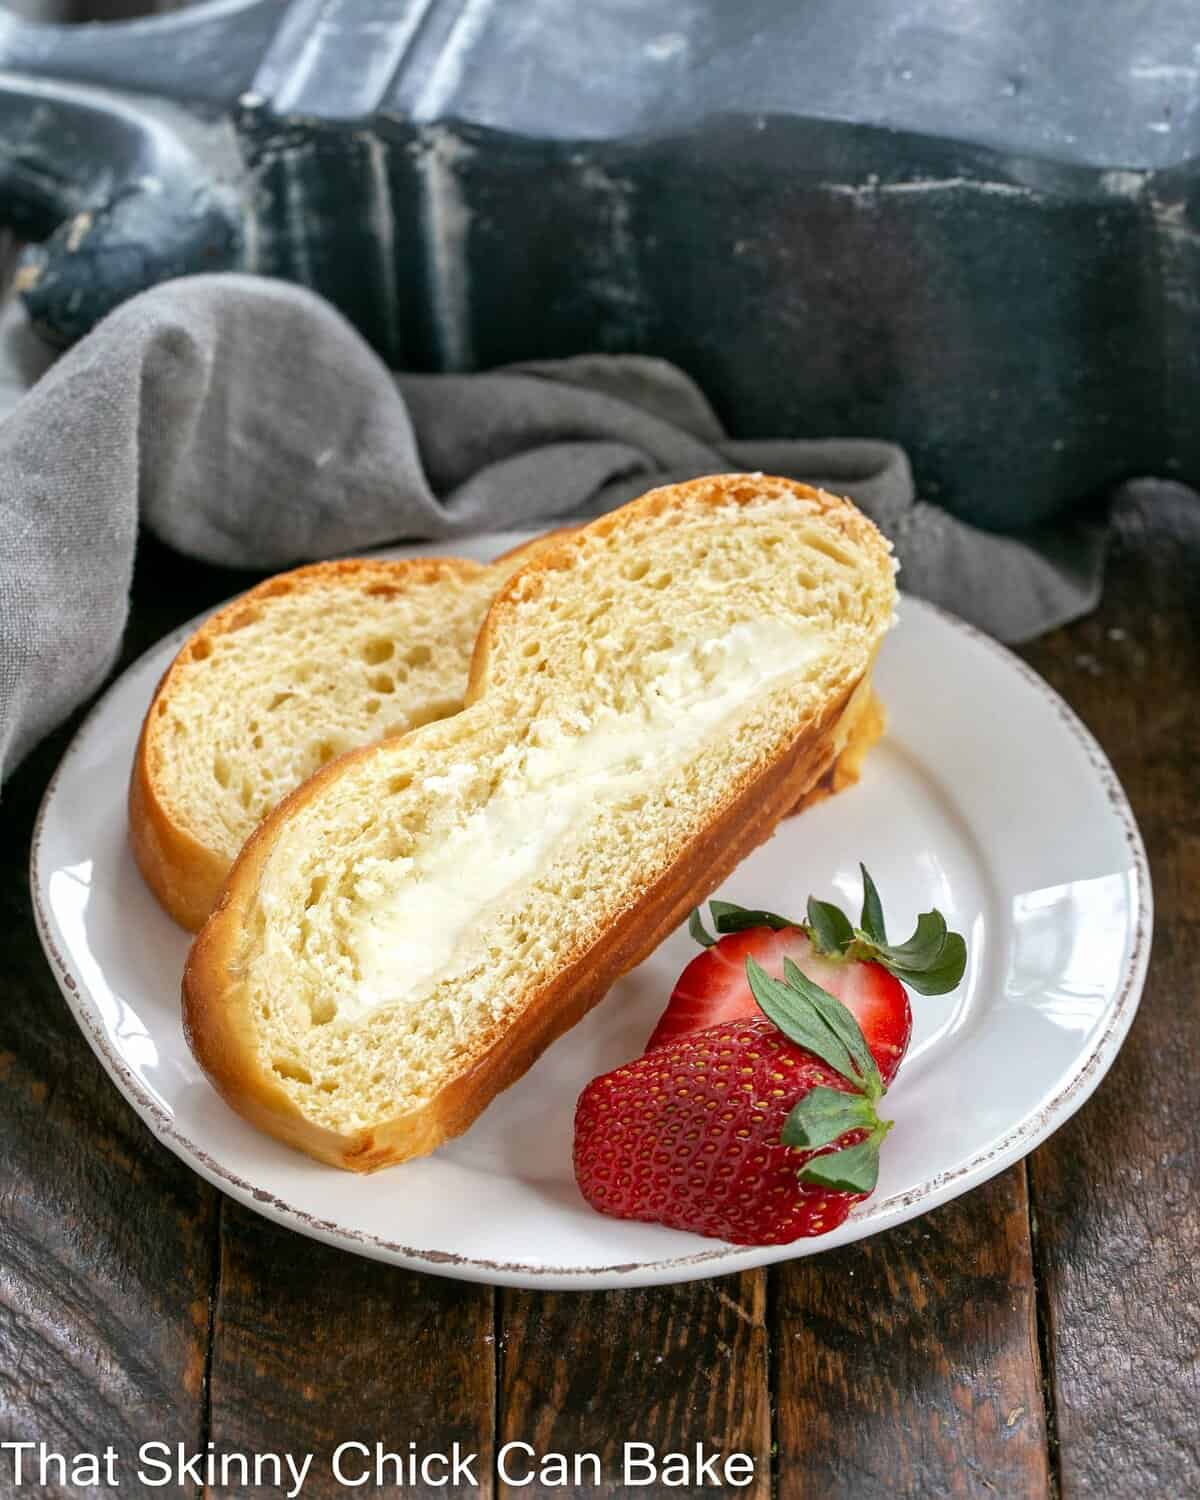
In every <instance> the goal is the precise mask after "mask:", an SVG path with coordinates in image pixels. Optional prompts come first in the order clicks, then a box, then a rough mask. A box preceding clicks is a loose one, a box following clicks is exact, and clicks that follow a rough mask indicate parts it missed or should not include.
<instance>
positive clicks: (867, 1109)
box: [780, 1084, 878, 1151]
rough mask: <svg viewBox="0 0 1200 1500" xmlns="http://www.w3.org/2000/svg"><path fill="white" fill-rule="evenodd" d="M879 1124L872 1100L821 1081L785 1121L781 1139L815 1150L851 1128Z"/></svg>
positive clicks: (866, 1127)
mask: <svg viewBox="0 0 1200 1500" xmlns="http://www.w3.org/2000/svg"><path fill="white" fill-rule="evenodd" d="M876 1124H878V1121H877V1119H876V1117H875V1110H874V1108H873V1107H872V1105H871V1102H870V1100H868V1099H866V1098H864V1096H863V1095H862V1094H844V1093H842V1091H841V1090H840V1089H830V1088H825V1087H824V1086H823V1085H820V1084H818V1086H817V1087H816V1088H815V1089H810V1090H809V1092H808V1093H807V1094H805V1096H804V1098H803V1099H801V1100H800V1101H799V1103H798V1104H797V1105H796V1106H795V1108H794V1109H793V1110H792V1112H791V1114H790V1115H788V1117H787V1119H786V1120H785V1121H784V1122H783V1133H782V1135H781V1136H780V1140H781V1141H782V1142H783V1144H784V1145H785V1146H799V1147H801V1148H804V1149H807V1150H810V1151H814V1150H816V1148H817V1147H818V1146H828V1145H829V1143H830V1142H831V1141H836V1140H837V1139H838V1137H839V1136H843V1135H845V1134H846V1133H847V1131H850V1130H863V1129H869V1128H870V1127H871V1126H873V1125H876Z"/></svg>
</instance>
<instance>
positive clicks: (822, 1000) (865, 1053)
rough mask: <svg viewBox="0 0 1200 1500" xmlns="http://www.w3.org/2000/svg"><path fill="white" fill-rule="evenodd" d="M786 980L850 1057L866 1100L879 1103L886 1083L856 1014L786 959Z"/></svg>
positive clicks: (784, 972)
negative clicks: (866, 1097)
mask: <svg viewBox="0 0 1200 1500" xmlns="http://www.w3.org/2000/svg"><path fill="white" fill-rule="evenodd" d="M783 977H784V979H785V980H786V981H787V984H788V986H789V987H790V988H791V989H792V990H794V991H795V992H796V993H797V994H799V995H802V996H803V997H804V998H805V999H806V1000H807V1001H808V1002H809V1004H810V1005H811V1006H812V1007H813V1009H814V1010H815V1011H816V1012H817V1014H818V1015H819V1016H820V1018H821V1020H822V1021H824V1023H825V1024H826V1026H828V1027H829V1029H830V1031H832V1032H833V1034H834V1035H835V1036H836V1037H837V1039H838V1041H840V1042H841V1044H842V1045H843V1046H844V1047H845V1049H846V1051H847V1052H848V1053H849V1054H850V1056H851V1058H852V1060H853V1062H854V1069H855V1072H856V1073H857V1074H858V1079H859V1080H860V1082H861V1087H862V1088H863V1090H864V1092H865V1093H866V1094H867V1096H868V1097H869V1098H871V1099H878V1098H879V1096H880V1094H882V1093H883V1079H882V1078H880V1076H879V1068H878V1067H877V1065H876V1063H875V1059H874V1057H873V1056H872V1055H871V1049H870V1047H868V1046H867V1039H866V1037H864V1036H863V1034H862V1028H861V1027H860V1026H859V1024H858V1021H857V1020H856V1019H855V1017H854V1016H853V1014H852V1013H851V1012H850V1011H849V1010H847V1009H846V1007H845V1006H844V1005H843V1004H842V1002H841V1001H840V1000H839V999H837V997H836V996H834V995H831V994H830V993H829V991H828V990H824V989H822V988H821V986H820V985H819V984H815V983H814V982H813V981H812V980H811V979H810V978H809V977H808V975H807V974H805V973H804V971H803V970H802V969H800V968H798V967H797V965H796V964H794V963H793V962H792V960H791V959H790V958H785V959H784V961H783Z"/></svg>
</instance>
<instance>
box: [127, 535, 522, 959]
mask: <svg viewBox="0 0 1200 1500" xmlns="http://www.w3.org/2000/svg"><path fill="white" fill-rule="evenodd" d="M541 545H544V541H543V539H541V538H539V539H537V540H536V541H534V542H532V543H527V544H526V545H525V546H524V547H521V548H519V549H517V551H516V552H514V553H511V554H507V555H506V556H505V557H503V558H500V559H498V560H497V561H496V562H495V563H493V564H491V565H490V566H488V567H485V566H484V565H482V564H481V563H475V562H468V561H466V560H465V559H461V558H449V557H431V558H410V559H405V560H402V561H395V562H393V561H384V560H376V559H348V560H346V561H343V562H328V563H314V564H312V565H311V566H309V567H304V568H296V569H294V570H293V571H292V572H290V573H280V574H279V575H277V576H276V577H274V578H268V579H267V580H266V581H265V582H264V583H261V584H259V585H258V587H257V588H253V589H251V590H250V592H249V593H247V594H243V595H242V596H241V598H239V599H235V600H233V602H232V603H230V604H227V605H226V606H225V607H224V608H223V609H220V610H218V611H217V613H216V614H215V615H213V616H212V618H211V619H209V620H206V621H205V622H204V624H203V625H201V626H200V627H199V629H198V630H196V631H195V632H194V633H193V634H192V635H191V636H189V638H188V639H187V640H186V641H185V642H184V644H183V646H182V647H181V648H180V651H179V653H178V655H177V656H176V658H175V660H174V661H173V662H172V664H171V666H170V667H169V668H168V670H167V672H166V674H165V675H164V677H163V679H162V681H161V682H160V683H159V685H158V689H157V691H156V692H155V695H154V699H153V701H152V702H151V704H150V708H149V710H148V712H147V714H146V719H145V723H144V725H143V727H142V734H141V738H140V740H139V742H138V748H137V754H136V756H135V759H134V766H133V774H132V777H131V779H130V787H129V828H130V838H131V841H132V844H133V852H134V857H135V859H136V860H137V864H138V868H139V869H140V870H141V872H142V876H143V878H144V879H145V881H146V883H147V885H149V887H150V889H151V890H152V891H153V892H154V894H155V896H157V898H158V900H159V902H160V903H161V904H162V905H163V906H164V907H165V908H166V910H167V911H168V912H170V914H171V915H172V916H173V917H174V918H175V920H176V921H177V922H179V923H180V924H181V925H182V926H184V927H186V928H188V929H189V930H190V931H193V932H194V931H196V930H197V929H198V928H199V927H200V925H201V924H202V923H203V921H204V919H205V918H206V917H207V916H208V914H209V912H210V911H212V909H213V906H214V905H215V904H216V900H217V896H218V894H219V893H220V890H221V886H222V884H223V883H224V880H225V877H226V875H228V873H229V867H230V866H231V865H232V864H233V861H234V859H235V858H236V856H237V854H238V851H239V850H240V849H241V847H242V845H243V844H244V843H245V842H246V840H247V839H248V838H249V837H250V835H251V834H252V833H253V832H254V830H255V828H257V827H258V825H259V823H260V822H261V821H262V819H263V818H264V817H265V816H266V815H267V813H269V812H270V811H271V809H272V808H273V807H275V806H276V804H277V803H279V802H281V801H282V800H283V798H284V797H285V796H286V795H287V794H288V793H289V792H291V791H293V790H294V789H295V788H296V787H298V786H299V785H300V783H301V782H303V781H305V780H307V779H308V777H309V776H311V775H312V773H313V772H314V771H317V770H319V769H320V767H321V766H323V765H325V764H326V763H327V762H329V761H331V760H333V759H334V758H335V757H336V756H338V755H341V754H342V753H343V752H345V751H346V750H351V749H356V748H357V747H358V746H360V745H366V744H370V743H371V742H373V741H375V740H378V739H382V738H385V737H387V736H389V735H395V734H401V733H404V732H406V731H408V730H410V729H415V728H417V727H418V726H419V725H421V724H427V723H429V722H430V721H431V720H433V719H441V718H444V717H445V716H446V715H447V714H452V713H456V712H457V711H458V709H459V708H461V707H462V701H463V695H464V693H465V692H466V689H467V673H468V670H469V668H470V663H471V652H472V651H473V650H474V647H475V637H476V636H477V635H478V634H479V626H480V624H481V623H482V621H483V617H484V615H485V614H486V613H487V609H488V606H489V605H490V604H491V602H492V599H493V598H494V597H495V594H496V591H497V589H499V587H500V586H501V584H502V583H503V582H504V581H505V579H506V578H508V577H510V576H511V574H512V573H513V571H514V570H515V569H516V568H517V567H518V566H519V564H520V561H521V560H522V559H524V558H527V557H530V556H532V555H533V553H534V552H535V551H536V549H537V547H539V546H541Z"/></svg>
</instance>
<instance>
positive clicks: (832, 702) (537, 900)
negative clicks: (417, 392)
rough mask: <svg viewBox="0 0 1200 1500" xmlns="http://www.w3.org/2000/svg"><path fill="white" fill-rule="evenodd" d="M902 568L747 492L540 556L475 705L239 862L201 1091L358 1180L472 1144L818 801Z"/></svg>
mask: <svg viewBox="0 0 1200 1500" xmlns="http://www.w3.org/2000/svg"><path fill="white" fill-rule="evenodd" d="M893 573H894V568H893V564H892V558H891V555H890V548H889V546H888V544H887V543H886V542H885V541H884V540H883V538H882V537H881V536H880V535H879V533H878V532H877V531H876V529H875V528H874V526H872V525H871V523H870V522H869V521H867V520H866V519H865V518H864V517H863V516H862V515H860V514H859V512H858V511H856V510H855V509H854V507H853V506H852V505H850V503H849V502H847V501H842V500H838V499H835V498H834V497H832V496H830V495H826V494H822V493H819V492H817V491H814V490H810V489H809V488H807V487H806V486H803V485H798V484H794V483H792V482H790V481H786V480H782V479H768V478H763V477H761V476H745V475H732V476H724V477H718V478H710V479H702V480H695V481H693V482H691V483H688V484H683V485H677V486H671V487H669V488H665V489H661V490H656V491H652V492H651V493H650V494H648V495H645V496H643V497H642V498H641V499H640V500H636V501H634V502H632V503H631V504H629V505H627V506H625V507H623V508H622V509H621V510H618V511H615V512H613V513H612V514H610V515H607V516H605V517H602V518H601V519H600V520H598V521H594V522H592V523H591V524H590V525H588V526H586V527H584V528H583V529H582V530H580V531H578V532H575V533H572V534H570V535H567V536H565V537H563V538H561V539H558V540H556V541H555V542H554V543H553V544H551V545H548V546H546V547H545V548H544V549H543V550H542V551H541V552H540V553H539V554H538V555H537V556H536V557H534V558H533V560H532V561H530V562H527V563H526V564H525V566H523V567H522V568H520V569H519V571H518V572H517V573H516V574H515V575H514V576H513V577H512V578H511V579H510V580H509V582H508V583H507V585H506V586H505V587H504V588H503V589H502V591H501V592H500V594H499V596H498V597H497V598H496V600H495V601H494V603H493V604H492V606H491V609H490V610H489V612H488V615H487V618H486V620H485V622H484V625H483V628H482V630H481V631H480V635H479V639H478V642H477V644H476V648H475V653H474V659H473V662H472V668H471V679H470V686H469V690H468V693H467V702H466V707H465V708H464V709H463V710H462V712H460V713H458V714H456V715H454V716H453V717H452V718H448V719H444V720H441V721H439V722H436V723H431V724H427V725H425V726H424V727H423V728H420V729H417V730H414V731H413V732H412V733H410V734H405V735H402V736H400V737H398V738H395V739H390V740H385V741H383V742H382V743H380V744H377V745H373V746H370V747H368V748H366V749H362V750H358V751H353V752H351V753H349V754H347V755H345V756H343V757H342V758H341V759H340V760H338V761H337V762H335V763H334V764H332V765H329V766H327V767H325V769H324V770H322V771H319V772H318V773H317V774H316V775H315V776H314V777H313V778H312V779H311V780H310V781H308V782H307V783H305V784H304V785H303V786H302V787H300V788H299V789H298V790H297V791H296V792H294V793H293V794H292V795H291V796H290V797H289V798H287V800H286V801H285V802H284V803H283V804H282V805H281V806H280V807H278V808H277V809H276V810H275V812H274V813H273V814H272V815H271V816H270V817H269V818H268V819H267V820H266V821H265V822H264V823H263V824H262V826H261V827H260V828H259V830H258V832H257V833H256V834H255V835H254V836H253V837H252V838H251V840H250V842H249V843H248V844H247V846H246V847H245V849H244V850H243V851H242V853H241V855H240V856H239V858H238V860H237V863H236V864H235V866H234V868H233V871H232V873H231V875H230V878H229V881H228V883H227V884H226V887H225V890H224V892H223V894H222V896H221V900H220V903H219V905H218V907H217V910H216V911H215V912H214V914H213V915H212V917H211V918H210V919H209V921H208V922H207V924H206V925H205V927H204V929H203V931H202V932H201V933H200V936H199V937H198V938H197V939H196V941H195V943H194V944H193V946H192V950H191V953H190V955H189V958H188V963H187V967H186V971H185V975H184V983H183V998H184V1022H185V1028H186V1031H187V1034H188V1037H189V1040H190V1042H191V1045H192V1048H193V1051H194V1052H195V1055H196V1057H197V1058H198V1059H199V1061H200V1063H201V1065H202V1066H203V1068H204V1069H205V1071H206V1072H207V1073H208V1075H209V1077H210V1078H211V1079H212V1081H213V1082H214V1083H215V1085H216V1086H217V1088H218V1089H219V1090H220V1091H221V1093H222V1094H223V1095H224V1096H225V1098H226V1099H227V1100H228V1101H229V1102H230V1104H232V1105H233V1106H234V1108H236V1109H238V1110H239V1111H241V1113H242V1114H243V1115H245V1116H246V1118H247V1119H249V1120H251V1121H252V1122H253V1123H255V1124H256V1125H258V1126H260V1127H261V1128H262V1129H264V1130H266V1131H269V1132H270V1133H271V1134H273V1135H275V1136H278V1137H279V1138H281V1139H282V1140H285V1141H288V1142H290V1143H291V1144H293V1145H295V1146H298V1147H300V1148H302V1149H303V1150H305V1151H308V1152H309V1153H311V1154H312V1155H313V1156H315V1157H318V1158H320V1159H322V1160H324V1161H328V1162H332V1163H335V1164H336V1165H338V1166H342V1167H349V1168H354V1169H357V1170H369V1169H372V1168H376V1167H380V1166H384V1165H387V1164H389V1163H392V1162H399V1161H403V1160H405V1159H406V1158H408V1157H412V1156H416V1155H419V1154H422V1153H424V1152H428V1151H431V1150H433V1149H434V1148H435V1147H436V1146H437V1145H438V1144H439V1143H440V1142H442V1141H444V1140H446V1139H447V1138H448V1137H449V1136H452V1135H455V1134H457V1133H459V1132H460V1131H462V1130H464V1129H466V1127H467V1126H468V1125H469V1124H470V1123H471V1122H472V1121H473V1120H474V1119H475V1117H476V1116H477V1115H478V1114H479V1113H480V1111H481V1110H482V1109H483V1108H484V1107H485V1106H486V1105H487V1103H488V1102H489V1101H490V1100H491V1099H492V1098H493V1096H494V1095H495V1094H496V1093H497V1092H498V1091H499V1090H500V1089H502V1088H504V1087H506V1086H507V1085H508V1084H510V1083H512V1082H513V1081H514V1080H515V1079H516V1078H518V1077H519V1076H520V1075H521V1074H522V1073H523V1072H524V1071H525V1070H526V1068H528V1067H529V1065H530V1064H531V1063H532V1062H533V1061H534V1059H535V1058H536V1057H537V1056H538V1055H539V1053H540V1052H541V1051H542V1050H543V1049H544V1048H545V1047H546V1046H547V1045H548V1044H549V1043H550V1042H551V1041H553V1040H554V1038H555V1037H557V1036H559V1035H560V1034H561V1033H562V1032H564V1031H565V1030H566V1029H567V1028H568V1027H569V1026H571V1025H573V1024H574V1023H575V1022H576V1021H577V1020H579V1018H580V1017H581V1016H582V1015H583V1014H584V1013H585V1012H586V1011H587V1010H588V1008H589V1007H590V1006H591V1005H592V1004H594V1003H595V1002H596V1001H597V1000H598V999H600V997H601V996H602V995H604V993H605V992H606V991H607V990H608V989H609V987H610V986H611V985H612V983H613V981H614V980H615V979H616V978H618V977H619V976H620V975H621V974H622V973H623V972H625V971H626V970H627V969H629V968H630V967H632V966H633V965H634V964H636V963H638V962H639V961H640V960H641V959H642V958H643V957H644V956H645V955H646V954H647V953H648V952H649V951H651V950H652V949H653V948H654V947H655V946H656V944H657V943H658V942H659V941H661V939H662V938H663V937H664V936H665V935H666V934H667V933H668V932H670V931H671V930H672V929H673V928H674V927H675V926H676V925H677V924H678V923H679V921H680V920H681V919H682V918H683V917H684V916H685V915H686V914H687V912H688V910H689V909H690V908H691V907H692V906H694V905H695V904H696V903H697V902H699V901H700V900H702V899H703V898H704V897H705V896H706V895H707V894H708V893H709V892H710V891H711V890H713V889H714V887H715V886H716V885H717V884H718V883H719V882H720V881H721V880H722V879H723V878H724V877H725V875H727V874H728V872H729V871H730V870H731V869H733V867H734V866H735V865H736V864H737V863H738V861H739V860H740V859H741V858H742V857H743V856H744V855H745V854H747V853H748V852H749V851H750V850H751V849H752V848H753V847H754V846H755V845H756V844H758V843H759V842H760V841H761V840H763V839H764V838H766V837H767V836H768V835H769V834H770V833H771V831H772V829H773V828H774V826H775V824H776V823H777V822H778V821H779V819H780V818H781V817H782V816H783V815H784V814H785V813H786V812H787V811H788V810H789V809H791V808H793V807H795V806H796V804H797V802H798V801H799V800H800V799H802V798H803V797H804V796H805V795H806V794H807V793H809V792H811V791H812V790H813V789H814V788H815V787H817V785H818V784H819V783H820V781H821V779H822V778H823V777H824V776H825V775H826V773H827V772H828V771H829V769H830V767H831V766H832V765H833V763H834V762H835V760H836V758H837V756H838V755H839V753H840V752H841V751H842V750H843V749H844V747H845V745H846V742H847V739H848V737H849V734H850V730H851V728H852V727H853V725H854V724H855V723H856V721H857V720H858V718H859V716H860V715H861V714H862V713H864V712H868V711H869V703H870V697H869V694H870V688H869V674H870V669H871V664H872V661H873V658H874V655H875V652H876V650H877V648H878V646H879V644H880V641H881V640H882V638H883V635H884V632H885V631H886V629H887V627H888V625H889V623H890V621H891V618H892V614H893V607H894V603H895V584H894V579H893Z"/></svg>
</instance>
